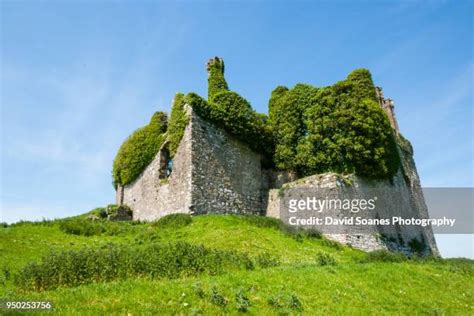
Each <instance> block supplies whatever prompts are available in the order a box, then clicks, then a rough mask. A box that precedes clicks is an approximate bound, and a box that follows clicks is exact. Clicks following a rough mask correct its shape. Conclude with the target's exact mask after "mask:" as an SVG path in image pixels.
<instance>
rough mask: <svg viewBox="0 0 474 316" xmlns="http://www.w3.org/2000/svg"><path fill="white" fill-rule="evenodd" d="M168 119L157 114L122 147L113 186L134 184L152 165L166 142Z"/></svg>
mask: <svg viewBox="0 0 474 316" xmlns="http://www.w3.org/2000/svg"><path fill="white" fill-rule="evenodd" d="M166 129H167V117H166V114H165V113H163V112H156V113H155V114H154V115H153V117H152V118H151V120H150V123H149V124H148V125H146V126H145V127H142V128H139V129H137V130H136V131H135V132H133V133H132V134H131V135H130V136H129V137H128V138H127V139H126V140H125V141H124V142H123V144H122V146H120V149H119V151H118V153H117V156H115V160H114V164H113V170H112V175H113V184H114V186H115V187H117V185H119V184H120V185H126V184H129V183H131V182H133V181H134V180H135V179H136V178H137V177H138V176H139V175H140V174H141V173H142V172H143V170H144V169H145V168H146V167H147V166H148V165H149V164H150V162H151V161H152V160H153V159H154V158H155V156H156V154H157V153H158V151H159V149H160V147H161V145H162V143H163V142H164V140H165V132H166Z"/></svg>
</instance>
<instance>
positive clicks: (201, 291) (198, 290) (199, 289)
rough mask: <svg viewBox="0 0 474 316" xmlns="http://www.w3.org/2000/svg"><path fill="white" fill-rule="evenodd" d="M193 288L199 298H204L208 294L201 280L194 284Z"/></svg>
mask: <svg viewBox="0 0 474 316" xmlns="http://www.w3.org/2000/svg"><path fill="white" fill-rule="evenodd" d="M193 290H194V293H195V294H196V295H197V296H198V297H199V298H204V297H205V296H206V292H204V289H203V288H202V285H201V283H199V282H198V283H194V284H193Z"/></svg>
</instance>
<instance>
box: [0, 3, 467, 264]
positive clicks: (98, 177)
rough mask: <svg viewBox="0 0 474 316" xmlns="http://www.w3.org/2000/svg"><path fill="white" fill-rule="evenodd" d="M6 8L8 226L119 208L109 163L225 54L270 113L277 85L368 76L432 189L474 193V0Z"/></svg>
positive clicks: (236, 84) (4, 204)
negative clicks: (356, 73)
mask: <svg viewBox="0 0 474 316" xmlns="http://www.w3.org/2000/svg"><path fill="white" fill-rule="evenodd" d="M0 7H1V22H0V23H1V71H0V73H1V74H0V76H1V77H0V88H1V91H0V92H1V169H0V172H1V188H0V189H1V190H0V193H1V211H2V216H1V217H2V218H1V220H2V221H8V222H11V221H16V220H19V219H41V218H42V217H46V218H54V217H63V216H67V215H73V214H78V213H81V212H84V211H87V210H90V209H92V208H94V207H96V206H101V205H105V204H108V203H110V202H113V200H114V190H113V187H112V185H111V182H112V181H111V166H112V161H113V158H114V156H115V153H116V151H117V149H118V147H119V146H120V144H121V142H122V141H123V140H124V139H125V137H127V135H129V134H130V133H131V132H132V131H133V130H134V129H136V128H138V127H140V126H142V125H144V124H146V123H147V122H148V120H149V118H150V117H151V115H152V113H153V112H155V111H158V110H165V111H168V110H169V108H170V103H171V100H172V98H173V96H174V94H175V93H176V92H178V91H180V92H190V91H194V92H197V93H199V94H201V95H204V96H205V95H206V85H207V75H206V72H205V64H206V61H207V60H208V59H209V58H210V57H212V56H216V55H217V56H221V57H223V58H224V60H225V62H226V78H227V80H228V83H229V85H230V86H231V88H232V89H233V90H235V91H238V92H239V93H240V94H241V95H243V96H245V97H246V98H247V99H248V100H249V101H250V102H251V103H252V105H253V106H254V108H255V109H256V110H258V111H259V112H266V111H267V102H268V98H269V95H270V92H271V91H272V89H273V88H275V87H276V86H277V85H287V86H293V85H294V84H296V83H298V82H305V83H310V84H313V85H316V86H323V85H328V84H332V83H334V82H336V81H337V80H341V79H343V78H345V76H347V74H348V73H349V72H350V71H351V70H353V69H355V68H360V67H365V68H368V69H370V70H371V72H372V75H373V78H374V81H375V82H376V84H377V85H380V86H382V87H383V88H384V92H385V95H386V96H388V97H391V98H393V99H394V100H395V104H396V113H397V116H398V121H399V125H400V128H401V131H402V133H403V134H404V135H405V136H406V137H407V138H408V139H410V140H411V141H412V143H413V146H414V149H415V159H416V162H417V166H418V171H419V173H420V177H421V181H422V184H423V185H424V186H431V187H473V184H474V179H473V177H474V166H473V163H474V162H473V161H474V159H473V156H474V155H473V148H474V143H473V123H472V121H473V106H472V105H473V92H472V91H473V89H472V88H473V54H472V50H473V25H472V21H473V16H472V11H473V10H472V9H473V8H472V4H471V3H470V2H469V1H456V2H448V1H446V2H444V1H442V2H438V1H436V2H435V1H428V2H425V1H404V2H389V1H363V2H362V1H361V2H354V1H347V2H344V1H336V2H333V3H330V2H319V3H318V2H283V1H281V2H265V1H262V2H251V1H241V2H225V3H218V2H206V1H200V2H189V1H188V2H174V3H173V2H154V1H147V2H145V1H133V2H132V1H129V2H124V1H104V2H85V1H83V2H71V1H70V2H60V1H51V2H48V1H43V2H38V1H35V2H32V1H31V2H30V1H21V2H20V1H18V2H16V1H15V2H13V1H2V2H1V4H0ZM445 238H447V237H445ZM450 238H451V239H452V238H453V236H450ZM459 240H461V239H458V241H459ZM463 240H464V242H463V243H461V244H462V245H463V247H460V246H459V242H456V241H455V242H452V241H451V242H447V241H442V240H440V241H439V242H440V245H441V244H442V243H443V244H445V243H447V246H446V245H445V246H443V247H444V249H442V251H443V254H445V255H459V254H462V255H465V256H471V257H472V256H473V253H472V252H471V253H466V252H465V250H463V249H466V247H465V246H469V243H470V246H471V247H472V236H471V237H469V236H467V237H466V236H465V237H464V239H463ZM456 244H458V245H457V248H456V247H455V246H456ZM463 251H464V252H463Z"/></svg>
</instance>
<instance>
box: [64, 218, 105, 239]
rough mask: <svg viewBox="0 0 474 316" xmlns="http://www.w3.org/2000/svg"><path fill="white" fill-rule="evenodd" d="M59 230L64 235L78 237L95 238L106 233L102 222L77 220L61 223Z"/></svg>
mask: <svg viewBox="0 0 474 316" xmlns="http://www.w3.org/2000/svg"><path fill="white" fill-rule="evenodd" d="M59 229H60V230H61V231H63V232H65V233H66V234H70V235H79V236H96V235H101V234H102V233H104V232H105V231H106V228H105V225H104V223H102V222H99V221H90V220H87V219H78V218H76V219H67V220H64V221H61V222H60V223H59Z"/></svg>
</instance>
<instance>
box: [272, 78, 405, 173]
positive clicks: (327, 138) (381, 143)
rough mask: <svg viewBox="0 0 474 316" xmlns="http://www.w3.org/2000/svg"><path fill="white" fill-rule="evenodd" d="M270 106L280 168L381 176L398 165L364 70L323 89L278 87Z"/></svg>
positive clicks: (385, 120) (392, 141) (387, 126)
mask: <svg viewBox="0 0 474 316" xmlns="http://www.w3.org/2000/svg"><path fill="white" fill-rule="evenodd" d="M269 110H270V111H269V112H270V119H269V123H270V124H271V125H272V127H271V130H272V131H273V136H274V139H275V143H276V147H275V153H274V157H273V159H274V162H275V165H276V167H277V168H279V169H290V170H295V171H297V172H298V173H299V174H300V175H301V176H306V175H311V174H316V173H323V172H328V171H333V172H338V173H356V174H358V175H360V176H364V177H367V178H375V179H383V178H391V177H392V176H393V175H395V173H396V172H397V170H398V168H399V165H400V158H399V156H398V152H397V147H396V146H397V145H396V142H395V139H394V135H393V131H392V129H391V127H390V123H389V121H388V118H387V116H386V115H385V113H384V112H383V110H382V109H381V108H380V106H379V105H378V103H377V102H376V95H375V87H374V85H373V82H372V78H371V75H370V72H369V71H368V70H366V69H358V70H355V71H354V72H352V73H351V74H350V75H349V76H348V77H347V79H346V80H343V81H340V82H338V83H336V84H334V85H332V86H329V87H325V88H315V87H312V86H309V85H302V84H298V85H296V86H295V87H294V88H293V89H288V90H286V89H284V88H282V87H278V88H277V89H275V90H274V92H273V93H272V97H271V98H270V102H269Z"/></svg>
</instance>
